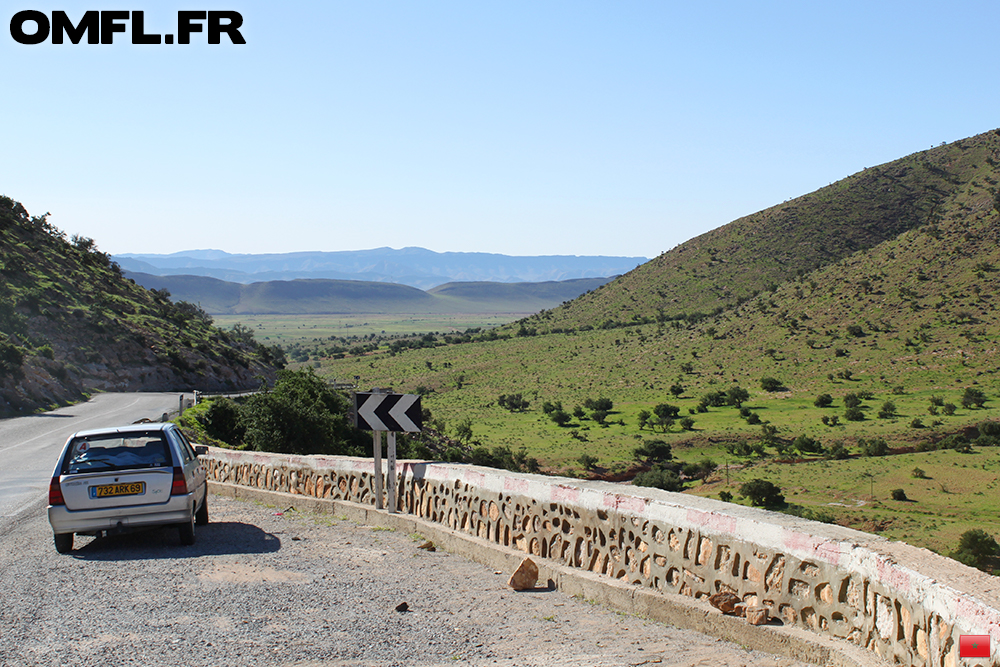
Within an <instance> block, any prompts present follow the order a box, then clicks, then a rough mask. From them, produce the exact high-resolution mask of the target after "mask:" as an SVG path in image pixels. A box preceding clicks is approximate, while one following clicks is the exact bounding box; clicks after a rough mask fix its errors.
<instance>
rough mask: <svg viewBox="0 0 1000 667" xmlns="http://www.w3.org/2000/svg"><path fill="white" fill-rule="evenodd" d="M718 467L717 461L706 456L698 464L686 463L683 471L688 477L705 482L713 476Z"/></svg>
mask: <svg viewBox="0 0 1000 667" xmlns="http://www.w3.org/2000/svg"><path fill="white" fill-rule="evenodd" d="M717 467H718V466H717V465H716V464H715V461H713V460H712V459H710V458H708V457H707V456H706V457H704V458H702V459H701V460H700V461H698V462H697V463H685V464H684V468H683V469H682V471H683V472H684V475H685V476H687V477H692V478H694V479H702V480H703V479H705V478H706V477H708V476H709V475H711V474H712V472H713V471H714V470H715V469H716V468H717Z"/></svg>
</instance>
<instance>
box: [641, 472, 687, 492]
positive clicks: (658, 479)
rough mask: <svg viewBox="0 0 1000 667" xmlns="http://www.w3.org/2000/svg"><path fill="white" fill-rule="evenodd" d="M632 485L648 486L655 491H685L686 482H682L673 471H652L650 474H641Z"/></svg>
mask: <svg viewBox="0 0 1000 667" xmlns="http://www.w3.org/2000/svg"><path fill="white" fill-rule="evenodd" d="M632 484H633V485H635V486H648V487H652V488H654V489H662V490H664V491H675V492H679V491H683V490H684V482H682V481H681V478H680V476H679V475H678V474H677V473H676V472H674V471H673V470H662V469H656V470H650V471H648V472H641V473H639V474H638V475H636V476H635V479H633V480H632Z"/></svg>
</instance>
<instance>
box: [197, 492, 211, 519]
mask: <svg viewBox="0 0 1000 667" xmlns="http://www.w3.org/2000/svg"><path fill="white" fill-rule="evenodd" d="M194 522H195V524H196V525H198V526H207V525H208V491H206V492H205V500H204V501H203V502H202V503H201V508H200V509H199V510H198V511H197V512H196V513H195V515H194Z"/></svg>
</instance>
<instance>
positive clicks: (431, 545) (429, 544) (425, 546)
mask: <svg viewBox="0 0 1000 667" xmlns="http://www.w3.org/2000/svg"><path fill="white" fill-rule="evenodd" d="M417 548H418V549H423V550H424V551H437V547H436V546H434V543H433V542H431V541H430V540H427V541H426V542H424V543H423V544H421V545H420V546H419V547H417Z"/></svg>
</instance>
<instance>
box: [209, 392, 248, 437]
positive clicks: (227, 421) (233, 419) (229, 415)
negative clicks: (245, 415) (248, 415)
mask: <svg viewBox="0 0 1000 667" xmlns="http://www.w3.org/2000/svg"><path fill="white" fill-rule="evenodd" d="M200 421H201V423H202V426H204V427H205V433H207V434H208V435H209V436H211V437H213V438H215V439H216V440H221V441H223V442H225V443H227V444H230V445H233V446H234V447H235V446H238V445H240V444H242V442H243V436H244V434H245V433H246V427H245V426H244V425H243V424H241V423H240V406H239V405H237V404H236V403H235V402H234V401H233V400H232V399H230V398H226V397H221V398H216V399H213V400H212V401H211V402H210V403H209V405H208V408H207V409H206V410H205V414H204V416H203V417H202V418H201V419H200Z"/></svg>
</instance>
